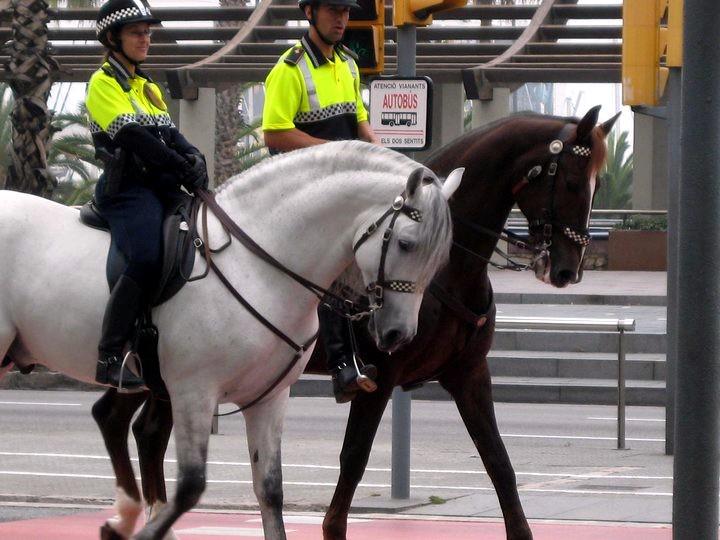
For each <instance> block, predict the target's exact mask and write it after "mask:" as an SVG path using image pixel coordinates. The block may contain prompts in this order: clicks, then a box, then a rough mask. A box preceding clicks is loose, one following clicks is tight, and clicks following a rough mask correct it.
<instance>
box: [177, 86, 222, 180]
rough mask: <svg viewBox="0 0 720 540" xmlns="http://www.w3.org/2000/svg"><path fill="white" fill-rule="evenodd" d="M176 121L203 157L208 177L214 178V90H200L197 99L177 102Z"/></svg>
mask: <svg viewBox="0 0 720 540" xmlns="http://www.w3.org/2000/svg"><path fill="white" fill-rule="evenodd" d="M179 104H180V105H179V112H178V120H177V121H176V122H175V123H176V125H177V126H178V128H179V129H180V131H182V134H183V135H185V138H186V139H187V140H188V141H190V142H191V143H192V144H194V145H195V146H196V147H197V148H198V149H199V150H200V151H201V152H202V153H203V154H204V155H205V159H206V162H207V169H208V176H209V177H210V178H214V176H215V89H214V88H200V89H199V92H198V99H196V100H192V101H190V100H187V99H182V100H179Z"/></svg>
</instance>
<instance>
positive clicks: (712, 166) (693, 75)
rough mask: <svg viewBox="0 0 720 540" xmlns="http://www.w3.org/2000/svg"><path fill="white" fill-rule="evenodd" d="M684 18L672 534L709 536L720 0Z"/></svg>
mask: <svg viewBox="0 0 720 540" xmlns="http://www.w3.org/2000/svg"><path fill="white" fill-rule="evenodd" d="M684 22H685V24H684V27H685V28H684V32H683V35H684V38H683V67H682V97H681V103H682V111H683V116H682V121H681V135H682V136H681V145H682V146H681V152H682V161H681V163H680V170H681V178H680V215H679V217H680V220H679V225H680V226H679V228H678V232H679V242H678V244H679V247H680V252H679V259H678V276H679V278H680V279H679V283H680V286H679V289H678V311H679V313H682V315H683V323H682V325H680V326H679V328H678V351H677V352H678V356H677V358H678V366H677V380H676V394H675V411H676V412H675V418H676V422H675V459H674V476H673V478H674V485H673V539H674V540H711V539H717V538H718V475H719V474H720V467H719V465H720V429H719V422H718V421H719V420H720V324H719V322H720V320H719V313H718V311H719V308H720V279H718V274H717V267H718V262H720V212H719V211H718V210H720V159H718V148H720V47H718V37H717V35H718V34H717V29H718V28H720V2H718V1H717V0H685V21H684ZM700 239H701V240H700Z"/></svg>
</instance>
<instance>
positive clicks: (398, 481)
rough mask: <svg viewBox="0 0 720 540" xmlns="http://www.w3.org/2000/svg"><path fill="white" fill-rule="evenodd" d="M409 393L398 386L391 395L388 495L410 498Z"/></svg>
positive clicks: (395, 497) (396, 497) (397, 497)
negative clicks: (390, 461) (390, 446)
mask: <svg viewBox="0 0 720 540" xmlns="http://www.w3.org/2000/svg"><path fill="white" fill-rule="evenodd" d="M410 405H411V395H410V392H405V391H404V390H403V389H402V388H400V387H399V386H398V387H397V388H395V390H393V394H392V472H391V475H390V476H391V482H390V495H391V496H392V498H393V499H409V498H410V426H411V423H410V409H411V407H410Z"/></svg>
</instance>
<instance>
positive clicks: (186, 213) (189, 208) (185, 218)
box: [80, 192, 200, 307]
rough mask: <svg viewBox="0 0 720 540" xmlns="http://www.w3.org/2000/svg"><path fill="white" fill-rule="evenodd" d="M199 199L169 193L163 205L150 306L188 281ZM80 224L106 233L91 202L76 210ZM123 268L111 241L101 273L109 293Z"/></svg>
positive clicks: (107, 227) (160, 302)
mask: <svg viewBox="0 0 720 540" xmlns="http://www.w3.org/2000/svg"><path fill="white" fill-rule="evenodd" d="M199 208H200V200H199V198H197V197H192V196H190V195H188V194H186V193H183V192H179V193H178V194H173V195H172V198H171V199H170V201H169V203H168V202H166V204H165V215H164V217H163V261H162V271H161V273H160V276H161V277H160V281H159V282H158V286H157V289H156V291H155V293H154V294H153V295H152V300H151V302H150V307H155V306H159V305H160V304H162V303H163V302H166V301H167V300H169V299H170V298H172V297H173V296H174V295H175V294H177V292H178V291H179V290H180V289H182V288H183V286H184V285H185V283H187V282H188V281H189V280H190V275H191V273H192V270H193V266H194V265H195V243H194V242H195V239H196V238H197V227H196V221H197V220H196V218H197V213H198V209H199ZM80 221H81V222H82V223H84V224H85V225H87V226H89V227H92V228H94V229H100V230H103V231H109V230H110V227H109V225H108V222H107V221H106V220H105V218H104V217H103V216H102V214H101V213H100V210H99V209H98V207H97V206H96V204H95V201H94V200H90V201H89V202H87V203H86V204H85V205H84V206H83V207H82V208H80ZM125 266H126V260H125V255H123V253H122V252H121V251H120V250H119V249H118V247H117V246H116V245H115V242H114V241H111V243H110V250H109V252H108V258H107V264H106V267H105V273H106V276H107V281H108V285H109V287H110V290H112V288H113V286H114V285H115V282H116V281H117V280H118V278H119V277H120V274H122V272H123V269H124V268H125Z"/></svg>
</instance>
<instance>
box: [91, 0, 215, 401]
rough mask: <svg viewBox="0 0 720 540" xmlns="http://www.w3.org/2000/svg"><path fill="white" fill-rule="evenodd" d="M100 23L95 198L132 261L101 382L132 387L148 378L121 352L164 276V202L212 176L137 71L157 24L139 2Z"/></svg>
mask: <svg viewBox="0 0 720 540" xmlns="http://www.w3.org/2000/svg"><path fill="white" fill-rule="evenodd" d="M96 23H97V37H98V40H99V41H100V42H101V43H102V44H103V45H104V46H105V48H106V49H107V53H106V57H105V61H104V62H103V64H102V66H101V67H100V69H98V70H97V71H96V72H95V73H94V74H93V75H92V77H91V78H90V82H89V83H88V88H87V95H86V100H85V103H86V106H87V111H88V115H89V117H90V131H91V134H92V138H93V143H94V145H95V148H96V151H97V155H98V156H99V157H102V158H103V160H104V162H105V170H104V172H103V174H102V175H101V176H100V179H99V181H98V184H97V187H96V190H95V201H96V204H97V207H98V209H99V210H100V213H101V214H102V215H103V217H105V219H106V220H107V221H108V223H109V224H110V232H111V235H112V238H113V241H114V242H115V243H116V245H117V246H118V248H119V249H120V251H121V252H122V253H123V254H124V255H125V258H126V260H127V267H126V268H125V270H124V272H123V273H122V275H121V276H120V279H119V280H118V281H117V283H116V284H115V285H114V287H113V289H112V291H111V294H110V300H109V301H108V304H107V307H106V309H105V316H104V318H103V324H102V335H101V338H100V343H99V346H98V349H99V358H98V365H97V372H96V380H97V382H99V383H101V384H110V385H112V386H118V385H120V384H121V385H122V387H124V388H128V389H132V388H137V387H139V386H141V385H142V384H143V380H142V379H141V378H140V377H138V376H136V375H134V374H133V373H132V372H131V371H130V370H129V369H126V368H124V367H123V350H124V347H125V345H126V343H127V341H128V340H129V339H130V338H131V335H132V331H133V327H134V325H135V322H136V319H137V317H138V316H139V315H140V313H141V311H142V309H143V307H144V305H145V304H146V303H147V302H148V300H149V297H150V295H151V294H152V293H153V291H154V287H155V286H156V285H157V282H158V280H159V277H160V275H159V274H160V270H161V267H160V265H161V257H162V218H163V202H162V201H163V198H164V196H165V195H167V194H168V193H169V192H171V191H177V190H178V189H179V185H180V184H182V185H184V186H185V187H186V188H187V189H189V190H193V189H197V188H199V187H207V182H208V178H207V169H206V166H205V160H204V158H203V156H202V154H201V153H200V151H199V150H198V149H197V148H195V147H194V146H193V145H191V144H190V143H189V142H188V141H187V140H186V139H185V137H183V136H182V134H181V133H180V132H179V131H178V130H177V128H176V127H175V126H174V125H173V122H172V120H171V119H170V116H169V114H168V112H167V106H166V105H165V102H164V101H163V98H162V93H161V92H160V88H159V87H158V86H157V85H156V84H155V83H153V82H152V80H151V79H150V78H149V77H148V76H147V75H146V74H145V73H143V71H142V70H141V69H140V65H141V64H142V63H143V62H144V61H145V59H146V58H147V55H148V48H149V46H150V35H151V28H150V25H153V24H158V23H160V20H159V19H157V18H156V17H154V16H153V15H152V14H151V13H150V10H149V8H148V7H147V6H146V5H145V4H144V3H143V1H142V0H109V1H108V2H106V3H105V4H103V6H102V7H101V8H100V10H99V13H98V18H97V21H96Z"/></svg>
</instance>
